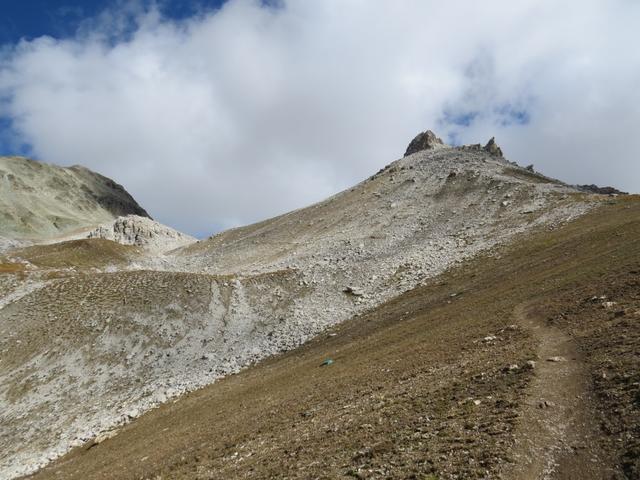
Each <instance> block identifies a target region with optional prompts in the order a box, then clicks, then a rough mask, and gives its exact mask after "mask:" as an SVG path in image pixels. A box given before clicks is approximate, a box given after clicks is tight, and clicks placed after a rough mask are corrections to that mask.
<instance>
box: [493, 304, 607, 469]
mask: <svg viewBox="0 0 640 480" xmlns="http://www.w3.org/2000/svg"><path fill="white" fill-rule="evenodd" d="M514 315H515V318H516V321H517V322H518V323H519V324H520V325H521V326H523V327H524V328H526V329H527V330H529V331H530V332H531V333H532V334H533V335H534V338H536V340H537V341H538V342H539V346H538V359H539V361H538V362H536V365H535V368H534V370H535V377H534V380H533V382H532V385H531V387H530V391H529V397H528V399H527V401H526V402H525V405H524V408H523V412H522V418H523V421H522V423H521V424H520V425H519V432H518V434H517V435H516V447H515V453H514V457H515V460H516V461H515V465H514V467H513V469H512V470H511V471H510V472H508V473H507V475H505V478H510V479H514V480H532V479H549V480H551V479H554V480H556V479H557V480H569V479H571V480H573V479H575V480H578V479H581V480H587V479H604V478H611V474H612V473H613V470H611V469H609V468H608V467H607V465H608V464H609V462H608V461H606V460H608V459H603V458H600V457H601V455H602V454H601V453H600V454H599V452H598V449H597V442H596V440H597V438H598V435H599V433H598V425H597V423H596V422H595V421H594V420H593V419H594V418H596V417H595V416H594V415H593V410H592V407H591V405H592V401H591V398H590V394H589V389H588V381H589V377H588V374H587V370H586V366H585V365H584V364H583V362H582V359H581V357H580V354H579V352H578V350H577V348H576V345H575V343H574V342H573V340H572V339H571V337H569V336H568V335H566V334H565V333H563V332H562V331H561V330H560V329H558V328H555V327H552V326H549V325H547V324H546V322H545V320H544V319H543V318H541V317H540V315H537V314H536V310H535V306H533V305H529V304H521V305H519V306H518V307H516V309H515V311H514ZM599 455H600V456H599Z"/></svg>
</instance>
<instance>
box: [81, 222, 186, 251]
mask: <svg viewBox="0 0 640 480" xmlns="http://www.w3.org/2000/svg"><path fill="white" fill-rule="evenodd" d="M87 238H104V239H106V240H113V241H114V242H118V243H121V244H123V245H136V246H138V247H143V248H146V249H149V250H154V251H157V252H167V251H169V250H174V249H176V248H178V247H183V246H185V245H188V244H190V243H193V242H195V241H196V239H195V238H193V237H191V236H189V235H185V234H184V233H181V232H179V231H177V230H174V229H173V228H171V227H167V226H166V225H162V224H161V223H158V222H156V221H154V220H151V219H150V218H145V217H140V216H138V215H127V216H126V217H118V218H116V219H115V221H113V222H109V223H106V224H104V225H100V226H99V227H98V228H96V229H95V230H93V231H91V232H89V234H88V235H87Z"/></svg>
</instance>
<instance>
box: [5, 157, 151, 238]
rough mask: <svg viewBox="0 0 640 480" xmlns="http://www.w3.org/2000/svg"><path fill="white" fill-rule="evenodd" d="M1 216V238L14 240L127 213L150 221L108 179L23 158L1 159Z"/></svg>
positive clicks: (62, 231) (48, 235)
mask: <svg viewBox="0 0 640 480" xmlns="http://www.w3.org/2000/svg"><path fill="white" fill-rule="evenodd" d="M0 212H2V216H1V217H0V232H1V235H2V236H3V237H5V238H6V239H12V240H41V239H43V238H51V237H56V236H62V235H64V234H69V233H71V232H73V231H76V230H81V229H83V228H86V227H89V226H93V225H97V224H100V223H103V222H106V221H108V220H113V219H115V218H116V217H118V216H122V215H130V214H131V215H140V216H143V217H149V215H148V214H147V212H146V211H145V210H144V209H143V208H142V207H141V206H140V205H138V203H137V202H136V201H135V200H134V199H133V197H131V195H129V194H128V193H127V191H126V190H125V189H124V188H123V187H122V186H121V185H119V184H117V183H115V182H114V181H113V180H111V179H109V178H107V177H104V176H102V175H100V174H98V173H95V172H92V171H91V170H89V169H87V168H84V167H81V166H73V167H69V168H62V167H58V166H55V165H48V164H46V163H42V162H37V161H34V160H29V159H27V158H23V157H0Z"/></svg>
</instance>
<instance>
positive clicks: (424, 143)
mask: <svg viewBox="0 0 640 480" xmlns="http://www.w3.org/2000/svg"><path fill="white" fill-rule="evenodd" d="M444 146H445V144H444V142H443V141H442V139H440V138H438V137H436V134H435V133H433V132H432V131H431V130H427V131H426V132H422V133H419V134H418V135H416V136H415V138H414V139H413V140H411V143H410V144H409V146H408V147H407V151H406V152H404V156H405V157H406V156H408V155H411V154H413V153H416V152H420V151H422V150H433V149H435V148H442V147H444Z"/></svg>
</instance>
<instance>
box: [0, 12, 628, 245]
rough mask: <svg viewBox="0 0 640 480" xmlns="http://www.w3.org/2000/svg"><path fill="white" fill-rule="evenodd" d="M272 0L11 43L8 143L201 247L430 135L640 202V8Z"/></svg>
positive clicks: (4, 62) (0, 84) (110, 20)
mask: <svg viewBox="0 0 640 480" xmlns="http://www.w3.org/2000/svg"><path fill="white" fill-rule="evenodd" d="M269 4H270V5H271V6H265V5H263V4H262V3H261V2H259V1H257V0H256V1H250V0H231V1H229V2H228V3H227V4H225V6H224V7H223V8H222V9H220V10H218V11H209V12H202V14H201V15H199V16H197V17H194V18H192V19H189V20H187V21H181V22H175V21H172V20H169V19H164V18H162V16H161V15H160V14H159V13H158V11H157V9H154V8H151V9H149V8H136V9H132V8H129V9H128V11H122V10H114V11H109V12H105V13H104V14H103V15H101V16H100V17H99V18H97V19H90V20H87V21H86V22H85V23H84V24H83V26H82V28H80V30H79V31H78V33H77V35H76V36H75V37H74V38H71V39H65V40H56V39H52V38H48V37H43V38H39V39H36V40H33V41H31V42H22V43H20V44H18V45H14V46H5V47H4V48H3V49H0V99H1V100H0V101H1V103H0V108H1V109H2V110H1V112H2V116H3V117H5V123H6V120H7V118H8V119H9V120H10V122H11V129H10V131H9V133H8V134H7V132H5V137H7V135H9V136H8V137H7V138H5V142H6V141H11V142H15V146H16V148H17V146H18V145H20V144H24V143H26V144H28V145H30V146H31V150H32V152H33V155H34V156H36V157H37V158H39V159H42V160H45V161H48V162H53V163H57V164H61V165H72V164H82V165H85V166H87V167H89V168H92V169H94V170H96V171H98V172H101V173H103V174H105V175H107V176H110V177H112V178H114V179H115V180H116V181H118V182H119V183H122V184H124V185H125V187H126V188H127V189H128V190H129V191H130V192H131V193H132V194H133V195H134V197H136V199H137V200H138V201H139V202H140V203H141V204H142V205H143V206H144V207H145V208H146V209H147V210H148V211H149V212H150V213H151V214H152V215H153V216H154V217H155V218H156V219H157V220H159V221H161V222H163V223H166V224H169V225H172V226H174V227H176V228H179V229H181V230H184V231H187V232H189V233H194V234H197V235H200V236H202V235H206V234H209V233H212V232H213V231H216V230H219V229H221V228H226V227H230V226H235V225H239V224H245V223H249V222H252V221H256V220H259V219H262V218H264V217H267V216H272V215H275V214H278V213H283V212H285V211H287V210H290V209H293V208H297V207H301V206H304V205H307V204H309V203H311V202H314V201H317V200H320V199H322V198H323V197H325V196H327V195H330V194H332V193H335V192H337V191H339V190H341V189H343V188H346V187H348V186H350V185H351V184H353V183H356V182H357V181H360V180H362V179H363V178H365V177H366V176H368V175H370V174H372V173H374V172H375V171H376V170H377V169H379V168H381V167H382V166H384V165H385V164H387V163H389V162H391V161H392V160H394V159H396V158H398V157H400V156H401V155H402V153H403V152H404V149H405V147H406V145H407V143H408V142H409V141H410V140H411V138H412V137H413V136H414V135H415V134H416V133H418V132H419V131H421V130H425V129H427V128H431V129H433V130H435V131H436V132H437V133H438V134H439V135H440V136H443V137H445V138H447V139H448V140H449V141H453V142H456V143H479V142H485V141H486V140H487V139H488V138H489V137H490V136H493V135H495V136H496V137H497V140H498V143H500V144H501V146H502V147H503V150H504V151H505V154H506V156H507V157H508V158H509V159H511V160H515V161H518V162H519V163H520V164H523V165H524V164H529V163H533V164H535V166H536V169H538V170H540V171H542V172H544V173H546V174H548V175H552V176H555V177H558V178H561V179H563V180H565V181H568V182H571V183H598V184H613V185H615V186H617V187H619V188H622V189H626V190H630V191H636V192H637V191H639V190H640V135H639V134H638V129H639V126H640V88H639V87H638V86H639V85H640V49H639V48H638V47H637V26H638V25H639V24H640V2H637V1H635V0H603V1H594V0H580V1H566V2H557V1H555V0H550V1H540V0H535V1H533V0H531V1H526V0H522V1H517V2H511V1H504V2H475V1H464V2H462V1H448V2H435V1H425V0H403V1H386V0H379V1H377V0H323V1H308V0H299V1H298V0H289V1H286V2H282V3H277V4H276V2H269ZM274 4H275V6H274Z"/></svg>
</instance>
